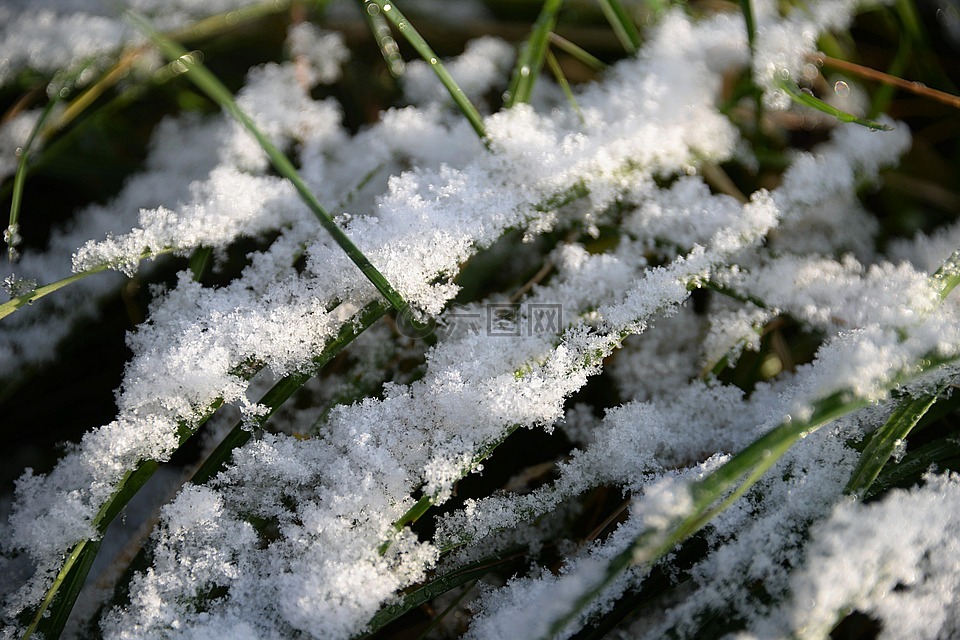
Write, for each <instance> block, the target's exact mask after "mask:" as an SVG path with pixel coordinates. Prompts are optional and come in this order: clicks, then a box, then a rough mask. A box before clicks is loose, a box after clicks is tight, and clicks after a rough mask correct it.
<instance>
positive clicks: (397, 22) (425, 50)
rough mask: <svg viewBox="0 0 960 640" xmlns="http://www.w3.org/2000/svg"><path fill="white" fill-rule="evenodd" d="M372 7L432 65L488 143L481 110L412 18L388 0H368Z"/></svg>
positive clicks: (458, 104) (461, 109) (481, 138)
mask: <svg viewBox="0 0 960 640" xmlns="http://www.w3.org/2000/svg"><path fill="white" fill-rule="evenodd" d="M371 7H376V8H377V10H378V11H380V12H382V13H383V15H384V16H386V18H387V20H389V21H390V23H391V24H392V25H393V26H394V27H396V29H397V31H399V32H400V34H401V35H402V36H403V37H404V38H406V40H407V42H409V43H410V45H411V46H412V47H413V48H414V49H415V50H416V52H417V53H418V54H419V55H420V57H421V58H423V60H424V61H425V62H426V63H427V64H429V65H430V67H431V68H432V69H433V72H434V73H436V74H437V77H438V78H440V82H442V83H443V86H444V87H445V88H446V89H447V92H448V93H449V94H450V97H451V98H452V99H453V102H454V104H456V105H457V108H458V109H460V112H461V113H462V114H463V116H464V117H465V118H466V119H467V121H468V122H469V123H470V126H472V127H473V130H474V131H476V132H477V135H478V136H480V140H482V141H484V144H486V139H487V132H486V129H485V128H484V126H483V117H482V116H481V115H480V112H479V111H477V108H476V107H475V106H473V103H472V102H470V99H469V98H467V94H465V93H464V92H463V89H461V88H460V85H458V84H457V82H456V80H454V79H453V76H451V75H450V72H449V71H447V68H446V67H445V66H443V63H442V62H441V61H440V57H439V56H438V55H437V54H436V53H434V51H433V48H431V47H430V45H429V44H427V41H426V40H424V39H423V36H421V35H420V32H418V31H417V30H416V29H415V28H414V27H413V24H411V22H410V20H408V19H407V17H406V16H404V15H403V14H402V13H401V12H400V9H398V8H397V5H396V3H394V2H388V1H387V0H366V8H367V11H370V10H371Z"/></svg>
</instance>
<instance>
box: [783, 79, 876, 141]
mask: <svg viewBox="0 0 960 640" xmlns="http://www.w3.org/2000/svg"><path fill="white" fill-rule="evenodd" d="M779 86H780V88H781V89H782V90H783V91H785V92H786V93H787V95H788V96H790V98H791V99H792V100H793V101H794V102H796V103H798V104H802V105H804V106H807V107H811V108H813V109H816V110H817V111H819V112H821V113H825V114H827V115H829V116H833V117H834V118H836V119H837V120H839V121H840V122H853V123H854V124H859V125H861V126H864V127H868V128H870V129H874V130H877V131H890V130H891V129H892V127H890V126H889V125H885V124H881V123H879V122H874V121H873V120H867V119H866V118H860V117H857V116H855V115H853V114H851V113H847V112H846V111H841V110H840V109H837V108H836V107H833V106H830V105H829V104H827V103H826V102H824V101H823V100H821V99H819V98H817V97H815V96H812V95H809V94H806V93H804V92H803V91H800V90H799V88H798V87H796V86H795V85H792V84H789V83H787V82H781V83H779Z"/></svg>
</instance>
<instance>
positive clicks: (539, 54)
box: [504, 0, 563, 108]
mask: <svg viewBox="0 0 960 640" xmlns="http://www.w3.org/2000/svg"><path fill="white" fill-rule="evenodd" d="M562 6H563V0H546V1H545V2H544V3H543V8H542V9H541V10H540V15H539V16H538V17H537V21H536V22H535V23H534V24H533V29H532V30H531V31H530V37H529V38H527V41H526V42H525V43H524V44H523V46H522V47H521V49H520V55H519V56H518V57H517V64H516V66H515V67H514V70H513V76H512V77H511V79H510V88H509V89H507V93H508V95H507V98H506V100H504V106H505V107H507V108H510V107H512V106H513V105H515V104H517V103H520V102H530V96H531V94H532V93H533V86H534V85H535V84H536V83H537V78H538V77H539V76H540V70H541V69H542V68H543V63H544V60H545V59H546V55H547V42H548V41H549V38H550V33H551V32H552V31H553V29H554V27H555V26H556V25H557V16H558V15H559V14H560V8H561V7H562Z"/></svg>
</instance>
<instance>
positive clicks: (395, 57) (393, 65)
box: [360, 0, 406, 78]
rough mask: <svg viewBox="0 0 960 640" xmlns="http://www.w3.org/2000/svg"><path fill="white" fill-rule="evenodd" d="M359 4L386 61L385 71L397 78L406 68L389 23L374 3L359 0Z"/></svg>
mask: <svg viewBox="0 0 960 640" xmlns="http://www.w3.org/2000/svg"><path fill="white" fill-rule="evenodd" d="M360 4H361V8H362V9H363V15H364V17H366V19H367V25H368V26H369V27H370V32H371V33H372V34H373V39H374V40H376V41H377V46H378V47H380V54H381V55H382V56H383V60H384V62H386V63H387V71H389V72H390V75H392V76H393V77H394V78H399V77H400V76H402V75H403V72H404V70H405V69H406V63H404V61H403V58H402V57H400V47H398V46H397V41H396V40H394V39H393V32H391V31H390V25H389V24H388V23H387V20H386V18H384V17H383V14H382V13H381V12H380V7H378V6H377V5H376V4H367V3H366V2H364V1H363V0H360Z"/></svg>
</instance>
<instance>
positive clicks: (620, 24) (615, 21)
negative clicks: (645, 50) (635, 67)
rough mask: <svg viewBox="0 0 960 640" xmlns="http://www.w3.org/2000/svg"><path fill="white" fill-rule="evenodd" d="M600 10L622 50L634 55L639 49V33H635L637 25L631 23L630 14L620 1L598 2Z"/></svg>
mask: <svg viewBox="0 0 960 640" xmlns="http://www.w3.org/2000/svg"><path fill="white" fill-rule="evenodd" d="M600 9H601V10H602V11H603V15H604V17H606V19H607V22H609V23H610V26H611V27H612V28H613V32H614V33H615V34H616V35H617V40H619V41H620V44H622V45H623V48H624V50H625V51H626V52H627V53H629V54H630V55H634V54H635V53H636V52H637V50H638V49H639V48H640V32H638V31H637V25H635V24H634V23H633V20H632V19H631V18H630V14H628V13H627V11H626V10H625V9H624V8H623V5H622V4H620V0H600Z"/></svg>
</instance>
